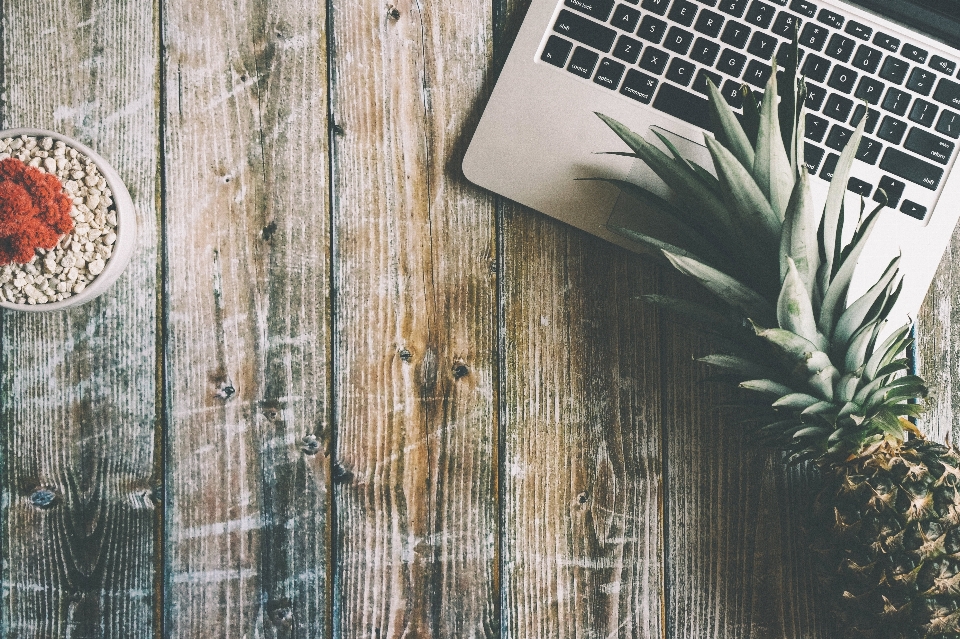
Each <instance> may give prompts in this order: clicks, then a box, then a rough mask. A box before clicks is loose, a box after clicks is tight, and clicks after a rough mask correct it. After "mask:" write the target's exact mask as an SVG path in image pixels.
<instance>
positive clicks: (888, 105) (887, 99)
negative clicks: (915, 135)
mask: <svg viewBox="0 0 960 639" xmlns="http://www.w3.org/2000/svg"><path fill="white" fill-rule="evenodd" d="M910 100H911V98H910V94H909V93H906V92H904V91H901V90H900V89H895V88H894V87H890V88H889V89H887V95H886V96H884V98H883V104H882V105H881V106H882V107H883V109H884V110H885V111H890V112H891V113H896V114H897V115H904V114H905V113H906V112H907V107H908V106H909V105H910Z"/></svg>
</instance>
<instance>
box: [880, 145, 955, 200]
mask: <svg viewBox="0 0 960 639" xmlns="http://www.w3.org/2000/svg"><path fill="white" fill-rule="evenodd" d="M880 168H881V169H882V170H884V171H886V172H887V173H892V174H894V175H896V176H897V177H901V178H903V179H904V180H907V181H908V182H913V183H914V184H919V185H920V186H922V187H924V188H927V189H930V190H931V191H936V190H937V187H938V186H939V185H940V180H941V178H943V169H942V168H940V167H939V166H935V165H933V164H930V163H929V162H925V161H924V160H921V159H919V158H916V157H914V156H912V155H909V154H907V153H904V152H903V151H901V150H900V149H894V148H892V147H887V150H886V151H884V153H883V159H882V160H880Z"/></svg>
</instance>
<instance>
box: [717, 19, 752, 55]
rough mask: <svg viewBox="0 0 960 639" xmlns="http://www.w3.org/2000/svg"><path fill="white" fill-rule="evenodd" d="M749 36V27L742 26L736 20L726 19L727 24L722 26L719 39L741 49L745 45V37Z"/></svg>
mask: <svg viewBox="0 0 960 639" xmlns="http://www.w3.org/2000/svg"><path fill="white" fill-rule="evenodd" d="M749 37H750V27H747V26H744V25H742V24H740V23H739V22H737V21H736V20H727V26H725V27H724V28H723V34H722V35H721V36H720V41H721V42H723V43H724V44H729V45H730V46H731V47H736V48H737V49H742V48H744V47H745V46H747V38H749Z"/></svg>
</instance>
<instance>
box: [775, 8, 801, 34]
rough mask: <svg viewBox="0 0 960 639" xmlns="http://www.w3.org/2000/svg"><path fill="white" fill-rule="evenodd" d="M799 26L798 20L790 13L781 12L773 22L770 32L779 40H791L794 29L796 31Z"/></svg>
mask: <svg viewBox="0 0 960 639" xmlns="http://www.w3.org/2000/svg"><path fill="white" fill-rule="evenodd" d="M799 26H800V18H799V17H798V16H795V15H793V14H792V13H787V12H786V11H781V12H780V13H779V14H777V19H776V20H774V22H773V28H772V29H770V30H771V31H773V32H774V33H776V34H777V35H778V36H780V37H781V38H787V39H788V40H792V39H793V32H794V29H797V27H799Z"/></svg>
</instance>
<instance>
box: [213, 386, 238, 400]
mask: <svg viewBox="0 0 960 639" xmlns="http://www.w3.org/2000/svg"><path fill="white" fill-rule="evenodd" d="M236 392H237V389H236V388H234V387H233V384H231V383H229V382H224V383H222V384H220V388H219V389H218V390H217V397H219V398H220V399H230V398H231V397H233V395H234V393H236Z"/></svg>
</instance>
